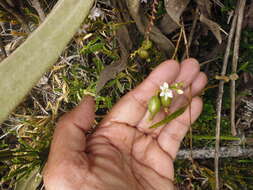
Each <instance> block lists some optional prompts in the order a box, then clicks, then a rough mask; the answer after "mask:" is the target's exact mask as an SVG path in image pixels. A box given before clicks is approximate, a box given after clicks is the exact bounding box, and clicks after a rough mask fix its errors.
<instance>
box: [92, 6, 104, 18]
mask: <svg viewBox="0 0 253 190" xmlns="http://www.w3.org/2000/svg"><path fill="white" fill-rule="evenodd" d="M103 15H104V12H103V11H102V10H101V9H99V8H97V7H95V8H93V9H92V10H91V11H90V15H89V18H90V19H91V20H97V18H98V17H103Z"/></svg>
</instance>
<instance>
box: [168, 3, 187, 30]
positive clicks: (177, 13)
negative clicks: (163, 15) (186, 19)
mask: <svg viewBox="0 0 253 190" xmlns="http://www.w3.org/2000/svg"><path fill="white" fill-rule="evenodd" d="M189 1H190V0H164V6H165V8H166V11H167V13H168V15H169V16H170V17H171V18H172V20H173V21H174V22H175V23H177V24H178V25H179V26H180V17H181V15H182V13H183V12H184V10H185V8H186V7H187V5H188V3H189Z"/></svg>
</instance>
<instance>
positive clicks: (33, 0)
mask: <svg viewBox="0 0 253 190" xmlns="http://www.w3.org/2000/svg"><path fill="white" fill-rule="evenodd" d="M31 5H32V7H33V8H34V9H35V10H36V11H37V13H38V14H39V17H40V20H41V21H44V20H45V18H46V15H45V12H44V11H43V9H42V7H41V4H40V2H39V0H31Z"/></svg>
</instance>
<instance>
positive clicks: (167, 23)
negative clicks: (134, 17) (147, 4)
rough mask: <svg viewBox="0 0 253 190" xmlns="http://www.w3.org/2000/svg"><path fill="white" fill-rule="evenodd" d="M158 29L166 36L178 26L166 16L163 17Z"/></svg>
mask: <svg viewBox="0 0 253 190" xmlns="http://www.w3.org/2000/svg"><path fill="white" fill-rule="evenodd" d="M159 28H160V29H161V31H162V32H163V33H164V34H166V35H168V34H170V33H172V32H174V31H175V30H176V29H178V28H179V26H178V25H177V24H176V23H175V22H174V21H173V20H172V18H171V17H170V16H169V15H168V14H166V15H164V16H163V18H162V20H161V23H160V25H159Z"/></svg>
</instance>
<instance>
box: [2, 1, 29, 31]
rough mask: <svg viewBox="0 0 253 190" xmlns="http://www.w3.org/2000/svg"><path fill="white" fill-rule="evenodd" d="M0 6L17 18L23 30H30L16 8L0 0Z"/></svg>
mask: <svg viewBox="0 0 253 190" xmlns="http://www.w3.org/2000/svg"><path fill="white" fill-rule="evenodd" d="M0 6H1V7H3V8H4V9H5V10H6V11H7V12H9V13H10V14H12V15H13V16H14V17H15V18H16V19H17V20H18V22H19V23H20V24H21V25H22V26H23V28H24V30H25V31H26V32H27V33H30V32H31V31H30V28H29V27H28V24H27V23H26V21H25V19H24V17H23V16H22V15H21V14H20V13H19V12H18V11H17V10H15V9H14V8H13V7H11V6H10V5H9V4H8V3H6V2H5V1H0Z"/></svg>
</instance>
